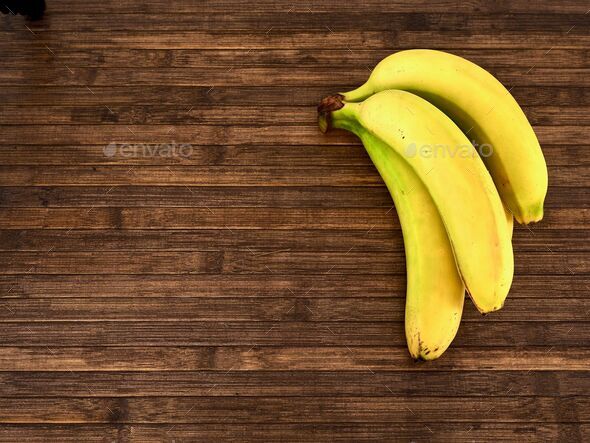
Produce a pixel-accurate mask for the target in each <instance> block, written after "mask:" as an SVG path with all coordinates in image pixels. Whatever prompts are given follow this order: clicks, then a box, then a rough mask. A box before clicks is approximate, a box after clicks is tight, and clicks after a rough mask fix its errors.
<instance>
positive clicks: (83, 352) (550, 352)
mask: <svg viewBox="0 0 590 443" xmlns="http://www.w3.org/2000/svg"><path fill="white" fill-rule="evenodd" d="M445 357H446V358H442V359H438V360H436V361H434V362H431V363H428V364H424V365H420V364H418V363H416V362H414V361H413V360H412V359H411V358H410V357H409V354H408V351H407V349H406V347H405V346H403V347H393V346H387V347H375V346H372V347H368V346H362V347H359V346H342V347H341V346H322V347H294V346H278V347H270V346H264V347H260V348H259V347H257V346H256V343H253V344H252V345H251V346H241V347H229V346H225V347H213V346H206V347H194V346H193V347H187V346H165V347H155V346H152V347H131V346H126V347H102V346H92V347H67V348H64V347H53V348H46V347H39V346H36V347H24V346H20V347H16V346H13V347H1V348H0V371H11V372H14V371H19V372H20V371H25V372H26V371H170V370H172V371H194V370H201V369H203V370H216V371H254V370H273V371H297V370H314V371H349V370H366V371H367V373H368V374H369V373H370V371H369V369H371V370H372V371H374V372H376V371H385V370H389V371H392V370H394V371H408V370H412V371H416V370H421V371H439V370H472V369H473V368H474V367H475V368H478V370H479V371H497V370H507V371H527V370H529V369H530V370H531V371H534V370H538V371H557V370H562V369H564V368H567V369H568V370H569V371H582V372H587V371H588V365H589V364H590V350H589V349H587V348H580V347H576V348H568V347H563V346H560V347H539V348H537V347H527V348H518V347H512V348H507V347H498V348H492V347H488V348H485V349H474V348H456V347H451V348H450V349H449V350H447V351H446V354H445ZM187 409H188V408H187ZM3 415H4V414H3Z"/></svg>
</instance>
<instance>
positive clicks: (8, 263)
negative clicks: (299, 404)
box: [0, 248, 590, 275]
mask: <svg viewBox="0 0 590 443" xmlns="http://www.w3.org/2000/svg"><path fill="white" fill-rule="evenodd" d="M555 254H556V252H553V251H549V252H536V253H529V254H527V255H524V256H520V257H519V258H520V260H517V261H516V263H515V274H516V275H521V274H532V275H535V274H552V275H560V274H570V275H574V274H587V273H590V263H589V262H588V260H587V253H585V252H569V253H563V252H561V251H560V253H559V255H557V256H556V255H555ZM556 257H557V258H558V259H555V258H556ZM0 261H1V262H3V263H4V266H3V268H2V269H0V273H2V274H30V273H38V274H66V273H67V274H185V273H189V274H190V273H194V274H216V273H223V274H226V273H227V274H258V275H264V274H272V273H278V274H306V275H309V274H316V275H323V274H326V273H330V272H333V273H334V274H347V273H355V274H357V273H358V274H386V275H400V274H401V275H404V274H405V272H406V269H405V255H404V254H403V253H402V252H380V253H376V252H372V251H369V252H359V251H354V250H352V249H351V248H349V251H346V252H343V251H339V252H325V251H320V252H299V251H284V250H275V251H272V252H268V253H263V254H253V253H252V252H250V251H247V250H246V251H219V250H217V251H190V252H184V251H174V252H168V251H158V252H151V251H147V252H143V251H133V252H129V251H104V252H101V253H100V254H97V253H96V252H60V251H53V250H51V249H50V250H48V251H47V252H45V253H44V254H42V255H40V254H38V253H36V252H20V251H19V252H0Z"/></svg>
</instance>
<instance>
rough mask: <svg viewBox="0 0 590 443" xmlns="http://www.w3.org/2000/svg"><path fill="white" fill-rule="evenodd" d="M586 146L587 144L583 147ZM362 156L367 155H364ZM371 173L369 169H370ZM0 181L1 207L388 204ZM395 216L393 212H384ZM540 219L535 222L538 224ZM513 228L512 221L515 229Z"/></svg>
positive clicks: (349, 198) (303, 192) (367, 199)
mask: <svg viewBox="0 0 590 443" xmlns="http://www.w3.org/2000/svg"><path fill="white" fill-rule="evenodd" d="M588 149H589V150H590V146H588ZM367 161H368V160H367ZM371 174H375V172H372V173H371ZM188 188H189V189H187V188H186V187H179V186H157V187H154V186H108V187H107V186H77V185H74V186H2V187H0V207H2V208H13V209H15V208H80V207H81V208H90V207H94V208H98V207H128V208H133V207H148V208H149V207H166V208H172V207H193V208H195V207H201V208H203V207H209V208H223V207H242V208H266V207H280V208H293V207H304V208H321V207H325V208H328V207H332V208H384V209H385V210H386V211H387V210H388V209H389V208H391V207H392V206H393V202H392V200H391V197H390V196H389V193H388V192H387V188H386V187H385V186H384V185H381V186H355V187H350V186H307V187H306V186H280V187H276V186H256V187H252V186H223V187H213V186H192V185H191V186H188ZM587 195H588V187H563V188H562V187H558V186H552V187H551V192H549V194H548V195H547V197H546V200H545V207H546V208H547V209H548V212H549V211H553V210H554V209H557V208H582V207H584V204H585V202H586V201H587ZM390 214H391V215H392V216H393V217H395V211H393V210H392V211H390V212H389V213H387V214H386V215H388V216H389V215H390ZM542 225H543V222H541V223H539V224H538V225H536V226H533V228H534V229H536V227H537V226H542ZM515 229H516V230H518V229H519V228H518V226H517V227H516V228H515Z"/></svg>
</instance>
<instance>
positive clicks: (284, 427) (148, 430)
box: [0, 421, 590, 443]
mask: <svg viewBox="0 0 590 443" xmlns="http://www.w3.org/2000/svg"><path fill="white" fill-rule="evenodd" d="M427 426H428V427H426V426H416V425H414V424H400V423H375V422H373V423H353V424H351V423H330V424H322V423H313V424H309V423H295V424H291V423H281V424H261V423H258V424H256V425H255V426H247V425H244V424H231V423H223V424H216V423H215V424H207V423H198V424H175V425H174V426H171V425H169V424H165V425H164V424H160V425H158V424H133V425H122V424H110V425H80V424H76V425H74V424H68V425H55V424H53V425H47V424H27V425H15V424H7V425H2V426H0V430H1V432H0V441H2V442H10V443H12V442H14V441H24V440H26V441H28V442H33V443H37V442H42V443H44V442H46V441H47V439H50V440H52V441H60V442H75V443H78V442H80V441H88V442H101V443H102V442H104V441H105V440H109V441H111V440H113V441H122V442H141V443H144V442H147V443H150V442H157V443H160V442H162V441H167V440H174V439H178V440H199V441H219V440H222V439H230V440H242V441H244V440H247V441H256V440H260V439H263V440H267V441H268V440H271V441H281V442H293V443H300V442H311V443H315V442H317V441H327V440H338V439H341V440H354V441H359V442H369V441H375V440H387V439H389V438H391V436H392V435H395V436H396V438H399V439H400V440H408V441H410V440H411V441H414V440H418V441H421V440H427V441H434V442H449V441H453V442H458V443H463V442H465V443H471V442H473V441H474V440H475V441H484V440H486V439H489V440H494V441H516V440H518V441H529V440H530V441H535V440H538V439H541V440H545V441H584V440H587V439H588V437H589V436H590V426H588V425H585V424H572V423H552V424H541V423H526V424H523V423H522V422H514V423H481V422H478V421H474V422H472V423H471V424H469V425H468V426H465V423H460V424H459V423H444V422H442V423H439V422H435V423H429V424H428V425H427Z"/></svg>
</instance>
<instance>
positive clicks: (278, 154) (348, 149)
mask: <svg viewBox="0 0 590 443" xmlns="http://www.w3.org/2000/svg"><path fill="white" fill-rule="evenodd" d="M105 109H106V108H105ZM564 113H567V112H565V111H564ZM21 129H22V130H23V131H24V130H26V128H23V127H21ZM353 142H354V143H355V144H353V145H348V146H347V145H325V144H324V145H319V144H318V145H309V146H306V145H272V146H264V145H237V146H236V145H234V146H220V145H207V146H200V145H195V144H191V147H190V149H189V150H187V151H174V150H172V149H171V147H170V144H171V143H173V141H169V142H166V143H163V144H152V143H145V144H144V143H141V144H138V145H133V146H123V145H110V144H102V145H78V146H64V145H57V146H56V145H53V146H51V145H49V146H43V145H12V144H11V145H0V165H37V166H41V165H72V163H75V164H76V165H96V166H98V165H113V166H114V165H127V166H128V167H130V166H135V165H146V166H147V165H152V166H155V165H160V166H178V165H185V166H189V165H190V166H206V165H209V166H290V167H292V166H311V165H313V166H334V167H336V166H366V165H368V164H370V159H369V157H368V156H367V154H366V153H365V149H364V148H363V147H362V145H361V144H360V141H358V140H353ZM171 154H179V155H171ZM180 154H183V155H180ZM543 154H544V156H545V160H546V162H547V164H548V165H549V167H550V168H552V167H555V166H568V165H580V166H581V165H585V166H587V165H590V145H583V144H580V145H577V144H568V145H548V144H546V145H543ZM74 159H75V162H73V160H74ZM130 191H131V190H130ZM153 191H154V192H156V191H157V190H153ZM325 191H328V189H325ZM0 192H2V189H0ZM568 192H571V190H568ZM549 196H551V194H549Z"/></svg>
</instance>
